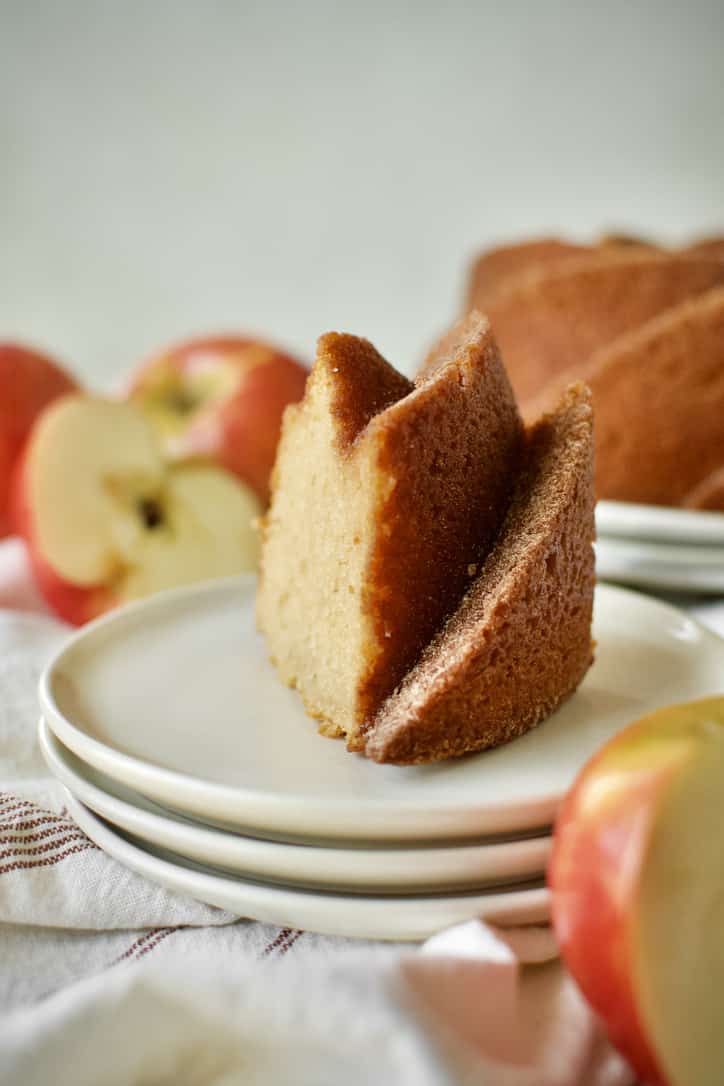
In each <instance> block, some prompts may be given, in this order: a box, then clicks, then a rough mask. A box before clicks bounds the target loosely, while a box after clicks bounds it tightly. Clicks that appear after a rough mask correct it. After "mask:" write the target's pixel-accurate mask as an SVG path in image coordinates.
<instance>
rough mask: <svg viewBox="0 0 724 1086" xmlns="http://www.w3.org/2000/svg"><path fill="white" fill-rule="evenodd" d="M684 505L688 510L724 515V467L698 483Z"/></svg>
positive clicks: (687, 496) (685, 499)
mask: <svg viewBox="0 0 724 1086" xmlns="http://www.w3.org/2000/svg"><path fill="white" fill-rule="evenodd" d="M682 505H683V506H684V508H686V509H701V510H704V511H709V512H716V513H724V465H723V466H722V467H720V468H717V470H716V471H712V472H711V474H710V475H706V476H705V477H704V478H703V479H702V480H701V482H699V483H697V485H696V486H695V487H694V488H693V490H690V491H689V493H688V494H687V495H686V497H685V498H684V501H683V502H682Z"/></svg>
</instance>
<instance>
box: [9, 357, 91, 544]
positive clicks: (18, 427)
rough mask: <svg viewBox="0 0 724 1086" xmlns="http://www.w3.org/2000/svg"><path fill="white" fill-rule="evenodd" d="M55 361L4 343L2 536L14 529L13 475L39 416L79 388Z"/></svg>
mask: <svg viewBox="0 0 724 1086" xmlns="http://www.w3.org/2000/svg"><path fill="white" fill-rule="evenodd" d="M77 387H78V386H77V384H76V382H75V380H74V379H73V378H72V377H71V376H70V375H69V374H67V373H65V371H64V370H62V369H61V367H60V366H58V365H57V364H56V363H55V362H53V361H51V359H50V358H47V357H46V356H45V355H42V354H39V353H38V352H37V351H32V350H29V349H28V348H27V347H21V346H20V345H19V344H16V343H0V537H2V536H6V535H8V534H9V533H10V531H11V530H12V512H11V497H12V478H13V474H14V471H15V467H16V464H17V461H18V457H19V455H20V452H21V450H22V448H23V445H24V444H25V441H26V439H27V437H28V434H29V433H30V430H31V428H32V425H33V423H34V422H35V419H36V418H37V416H38V415H39V414H40V412H41V411H42V410H43V408H44V407H46V406H47V405H48V404H49V403H51V402H52V401H53V400H55V399H57V397H58V396H63V395H65V394H66V393H67V392H73V391H74V390H75V389H77Z"/></svg>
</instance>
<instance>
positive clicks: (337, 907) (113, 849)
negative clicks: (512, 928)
mask: <svg viewBox="0 0 724 1086" xmlns="http://www.w3.org/2000/svg"><path fill="white" fill-rule="evenodd" d="M65 794H66V802H67V805H68V809H69V811H70V814H71V815H72V817H73V818H74V819H75V821H76V822H77V823H78V825H79V826H80V827H81V829H82V830H84V832H85V833H86V834H87V835H88V836H89V837H90V838H91V840H93V841H95V843H96V844H97V845H98V846H99V848H102V849H103V851H104V852H107V853H108V855H109V856H112V857H113V858H114V859H116V860H118V861H119V862H120V863H122V864H125V866H126V867H130V868H131V870H133V871H136V872H137V873H138V874H139V875H143V876H144V877H145V878H148V879H151V880H152V881H153V882H157V883H160V884H161V885H162V886H165V887H167V888H168V889H169V890H175V891H177V892H178V893H181V894H187V895H188V896H189V897H193V898H196V899H197V900H198V901H204V902H206V903H207V904H209V905H217V906H218V907H219V908H221V909H227V910H228V911H229V912H232V913H236V914H237V915H238V916H241V917H247V918H248V919H250V920H260V921H262V922H264V923H268V924H279V925H281V926H284V927H291V928H302V929H304V930H307V931H316V932H321V933H323V934H325V935H341V936H347V937H351V938H357V939H391V940H395V941H397V940H419V939H427V938H428V937H429V936H430V935H434V934H435V932H437V931H440V930H441V929H442V928H446V927H449V926H450V925H452V924H459V923H461V922H462V921H463V920H470V919H472V918H473V917H481V918H483V919H485V920H490V921H491V922H493V923H496V924H500V925H511V924H541V923H545V922H546V921H547V920H548V919H549V915H550V897H549V893H548V890H547V889H546V887H545V886H544V885H543V883H542V882H541V881H540V880H539V881H537V882H534V883H530V884H525V885H523V886H514V887H511V888H509V889H508V888H506V889H503V888H496V889H495V890H492V891H490V892H489V893H485V892H483V891H480V890H477V891H474V892H468V893H458V894H425V895H422V894H421V895H412V894H408V895H405V896H396V897H395V896H393V897H389V896H388V897H380V896H374V895H371V894H369V895H368V894H343V893H323V892H321V891H318V890H302V889H291V888H288V887H282V886H270V885H269V884H264V883H260V882H253V881H251V880H248V879H241V878H239V877H235V876H233V875H228V874H225V873H224V872H221V871H219V870H216V869H214V868H211V867H201V866H199V865H197V864H194V863H192V862H191V861H185V860H183V859H181V858H179V857H178V856H175V855H174V854H172V853H169V852H165V851H164V850H163V849H159V848H155V847H151V846H147V847H144V846H143V845H142V844H141V843H140V842H138V841H136V840H134V838H132V837H130V836H128V835H126V834H123V833H121V832H120V831H117V830H114V829H113V828H112V827H111V826H109V825H108V823H106V822H103V821H102V820H101V819H99V818H97V817H96V815H94V814H93V813H92V811H89V810H88V808H87V807H85V806H84V805H83V804H82V803H80V802H79V801H78V800H77V799H76V798H75V797H74V796H73V794H72V793H71V792H70V791H68V789H66V790H65Z"/></svg>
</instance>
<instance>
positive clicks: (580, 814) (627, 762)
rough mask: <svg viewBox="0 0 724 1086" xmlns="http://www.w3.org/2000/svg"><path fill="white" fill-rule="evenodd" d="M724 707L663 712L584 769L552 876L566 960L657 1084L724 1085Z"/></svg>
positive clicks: (635, 1063) (613, 1032)
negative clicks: (722, 930) (723, 908)
mask: <svg viewBox="0 0 724 1086" xmlns="http://www.w3.org/2000/svg"><path fill="white" fill-rule="evenodd" d="M723 814H724V697H722V698H710V699H707V700H703V701H698V702H691V703H689V704H687V705H681V706H672V707H670V708H667V709H661V710H659V711H658V712H655V713H653V714H651V716H648V717H645V718H643V719H642V720H641V721H639V722H637V723H636V724H633V725H632V726H631V727H629V728H627V729H626V730H625V731H623V732H622V733H620V734H619V735H618V736H617V737H616V738H615V739H613V740H612V741H611V742H610V743H608V744H607V745H606V746H605V747H604V748H603V749H602V750H601V751H600V752H599V753H598V754H597V755H596V756H595V757H594V758H593V759H592V760H591V761H590V762H589V763H588V765H587V766H586V767H585V768H584V769H583V771H582V772H581V774H580V776H579V778H578V780H577V782H576V784H575V785H574V787H573V789H572V791H571V792H570V794H569V796H568V797H567V799H566V801H565V804H564V806H563V808H562V810H561V812H560V815H559V817H558V820H557V824H556V829H555V837H554V847H553V853H552V856H551V862H550V867H549V872H548V878H549V884H550V888H551V891H552V902H553V922H554V926H555V931H556V935H557V937H558V941H559V943H560V947H561V953H562V955H563V958H564V960H565V962H566V964H567V966H568V968H569V969H570V971H571V973H572V975H573V977H574V978H575V979H576V981H577V982H578V984H579V986H580V988H581V990H582V991H583V993H584V995H585V996H586V997H587V999H588V1000H589V1002H590V1003H591V1005H592V1006H593V1008H594V1009H595V1010H596V1011H597V1012H598V1014H599V1015H600V1016H601V1018H602V1019H603V1021H604V1023H605V1024H606V1026H607V1027H608V1031H609V1034H610V1036H611V1039H612V1040H613V1041H614V1043H615V1044H616V1045H617V1046H618V1047H619V1049H620V1050H621V1052H622V1053H623V1054H624V1056H626V1058H627V1059H628V1060H629V1062H630V1064H631V1066H632V1067H633V1068H634V1070H635V1071H636V1072H637V1073H638V1075H639V1076H640V1078H641V1079H642V1081H643V1082H646V1083H650V1084H653V1086H720V1083H721V1082H722V1081H724V1029H723V1028H722V1024H723V1023H724V939H722V934H721V925H722V919H721V918H722V907H723V906H724V817H722V816H723Z"/></svg>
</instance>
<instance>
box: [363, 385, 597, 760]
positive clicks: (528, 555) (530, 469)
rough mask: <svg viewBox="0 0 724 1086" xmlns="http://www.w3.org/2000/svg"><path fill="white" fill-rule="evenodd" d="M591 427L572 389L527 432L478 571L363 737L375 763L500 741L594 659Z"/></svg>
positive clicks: (551, 705) (578, 388) (548, 707)
mask: <svg viewBox="0 0 724 1086" xmlns="http://www.w3.org/2000/svg"><path fill="white" fill-rule="evenodd" d="M592 474H593V433H592V411H591V404H590V396H589V394H588V391H587V389H586V388H585V386H583V385H580V384H579V385H574V386H572V387H571V388H570V389H569V390H568V391H567V392H566V393H565V395H564V397H563V399H562V401H561V403H560V405H559V406H558V408H557V409H556V411H555V412H554V413H553V414H551V415H548V416H545V417H544V418H543V419H541V420H540V421H539V422H537V423H536V424H535V425H534V426H533V427H532V428H531V430H530V431H529V432H528V434H527V438H526V451H525V460H524V467H523V471H522V473H521V475H520V478H519V480H518V484H517V487H516V492H515V496H514V498H513V501H512V504H511V506H510V510H509V512H508V515H507V517H506V520H505V523H504V525H503V528H502V531H501V533H500V537H499V539H498V541H497V543H496V546H495V549H494V550H493V552H492V554H491V555H490V556H489V558H488V559H487V561H486V562H485V564H484V566H483V568H482V572H481V573H480V576H479V577H478V578H477V580H476V581H475V583H474V584H473V586H472V587H471V588H470V590H469V591H468V593H467V594H466V596H465V598H464V599H463V601H462V603H461V604H460V606H459V607H458V609H457V610H456V612H455V613H454V614H453V616H452V617H451V618H450V619H449V621H448V622H447V623H446V624H445V626H444V627H443V629H442V630H441V631H440V632H439V633H438V635H437V636H436V637H435V638H434V640H433V641H432V643H431V644H430V645H429V646H428V648H426V649H425V651H424V652H423V654H422V657H421V659H420V661H419V662H418V663H417V664H416V666H415V667H414V668H413V669H412V670H411V672H410V673H409V675H408V676H407V677H406V678H405V679H404V681H403V682H402V684H401V686H400V688H399V689H398V690H397V691H395V693H394V694H393V695H392V696H391V697H390V698H389V699H388V700H387V702H386V703H385V705H384V706H383V707H382V709H381V711H380V712H379V714H378V715H377V718H376V719H375V721H374V722H373V724H372V726H371V727H370V728H368V729H367V732H366V735H365V753H366V754H367V755H368V757H370V758H373V759H374V760H375V761H378V762H394V763H396V764H402V765H407V764H413V763H417V762H429V761H437V760H439V759H442V758H449V757H452V756H455V755H460V754H466V753H467V752H469V751H476V750H482V749H483V748H485V747H491V746H496V745H498V744H500V743H505V742H508V741H509V740H511V739H514V738H516V736H519V735H521V734H523V733H524V732H526V731H528V730H529V729H530V728H532V727H534V726H535V725H536V724H538V723H539V722H540V721H541V720H543V719H544V718H545V717H546V716H548V715H549V714H550V713H551V712H552V711H553V710H554V709H555V708H556V706H558V705H559V704H560V703H561V701H563V699H564V698H566V697H567V696H568V695H569V694H571V693H572V692H573V691H574V690H575V688H576V687H577V686H578V684H579V683H580V681H581V679H582V678H583V676H584V675H585V673H586V671H587V670H588V667H589V666H590V664H591V661H592V645H591V638H590V629H591V614H592V606H593V585H594V558H593V547H592V543H593V538H594V519H593V507H594V501H593V481H592Z"/></svg>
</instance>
